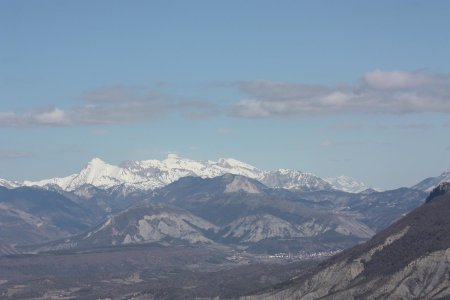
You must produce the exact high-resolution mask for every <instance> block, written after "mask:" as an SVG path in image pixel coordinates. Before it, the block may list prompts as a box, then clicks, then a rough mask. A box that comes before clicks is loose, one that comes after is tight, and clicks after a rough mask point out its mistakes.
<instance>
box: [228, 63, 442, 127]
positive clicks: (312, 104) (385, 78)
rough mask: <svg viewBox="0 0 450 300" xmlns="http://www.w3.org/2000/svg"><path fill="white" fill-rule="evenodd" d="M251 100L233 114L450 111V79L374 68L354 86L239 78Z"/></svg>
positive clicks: (257, 115)
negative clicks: (242, 80)
mask: <svg viewBox="0 0 450 300" xmlns="http://www.w3.org/2000/svg"><path fill="white" fill-rule="evenodd" d="M237 85H238V88H239V90H240V91H241V92H242V93H244V94H246V98H245V99H243V100H241V101H239V102H238V103H236V104H235V105H234V107H233V111H232V113H233V114H234V115H237V116H240V117H255V118H264V117H273V116H289V115H292V116H295V115H323V114H337V113H348V112H358V113H361V112H362V113H422V112H446V113H450V77H449V76H448V75H436V74H429V73H425V72H418V71H417V72H402V71H391V72H383V71H379V70H377V71H373V72H369V73H367V74H365V75H364V76H363V79H362V80H361V81H360V82H359V83H357V84H353V85H343V86H337V87H328V86H320V85H304V84H292V83H278V82H271V81H249V82H239V83H238V84H237Z"/></svg>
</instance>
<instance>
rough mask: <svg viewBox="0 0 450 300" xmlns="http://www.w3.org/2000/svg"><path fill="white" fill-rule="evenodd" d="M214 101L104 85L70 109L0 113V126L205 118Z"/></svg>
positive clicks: (106, 123) (213, 106)
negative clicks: (181, 117)
mask: <svg viewBox="0 0 450 300" xmlns="http://www.w3.org/2000/svg"><path fill="white" fill-rule="evenodd" d="M216 110H217V109H216V107H215V105H214V104H213V103H209V102H202V101H187V100H184V99H182V98H181V97H176V96H173V95H167V94H162V93H159V92H157V91H153V90H146V89H143V88H139V87H128V86H120V85H115V86H105V87H99V88H96V89H92V90H90V91H87V92H86V93H84V94H83V95H82V96H81V97H80V101H79V104H78V105H75V106H73V107H71V108H68V109H63V108H59V107H49V108H46V109H32V110H30V111H27V112H24V113H17V112H0V127H45V126H47V127H59V126H71V125H108V124H123V123H132V122H143V121H153V120H157V119H159V118H162V117H165V116H167V115H169V114H172V113H180V114H182V115H184V116H185V117H187V118H195V117H196V118H200V117H202V118H205V117H206V116H209V115H212V114H213V112H214V111H216Z"/></svg>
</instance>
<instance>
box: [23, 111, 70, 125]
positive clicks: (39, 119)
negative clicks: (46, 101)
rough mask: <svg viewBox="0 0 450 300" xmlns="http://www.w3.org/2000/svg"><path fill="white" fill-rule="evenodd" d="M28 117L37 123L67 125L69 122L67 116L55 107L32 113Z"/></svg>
mask: <svg viewBox="0 0 450 300" xmlns="http://www.w3.org/2000/svg"><path fill="white" fill-rule="evenodd" d="M30 119H31V120H32V121H33V122H34V123H35V124H39V125H67V124H69V123H70V118H69V116H68V115H67V114H66V113H65V112H64V111H63V110H61V109H59V108H56V107H54V108H51V109H49V110H46V111H42V112H37V113H35V114H32V115H31V116H30Z"/></svg>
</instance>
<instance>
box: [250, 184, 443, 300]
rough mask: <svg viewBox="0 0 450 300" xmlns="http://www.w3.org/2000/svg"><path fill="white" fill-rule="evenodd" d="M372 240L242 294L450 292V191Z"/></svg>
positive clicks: (430, 295)
mask: <svg viewBox="0 0 450 300" xmlns="http://www.w3.org/2000/svg"><path fill="white" fill-rule="evenodd" d="M431 195H432V196H431V197H430V200H429V201H428V202H427V203H426V204H424V205H423V206H421V207H419V208H418V209H416V210H414V211H413V212H412V213H410V214H409V215H408V216H406V217H405V218H403V219H401V220H400V221H398V222H397V223H395V224H394V225H392V226H391V227H389V228H387V229H386V230H384V231H382V232H381V233H379V234H377V235H376V236H375V237H374V238H373V239H372V240H370V241H369V242H367V243H365V244H363V245H360V246H356V247H354V248H352V249H349V250H347V251H344V252H343V253H341V254H339V255H337V256H336V257H334V258H332V259H330V260H329V261H328V262H326V263H324V264H323V265H322V266H321V267H319V268H318V269H316V270H315V271H313V272H311V273H310V274H308V275H306V276H302V277H300V278H296V279H293V281H292V282H291V283H288V284H287V286H286V287H285V288H284V289H280V290H279V291H276V292H271V293H267V294H262V295H257V296H250V297H244V298H243V299H319V298H320V299H387V298H389V299H439V298H444V297H450V279H449V274H450V218H449V215H450V191H449V185H448V184H442V185H441V186H439V187H437V188H436V189H435V190H434V192H433V193H432V194H431Z"/></svg>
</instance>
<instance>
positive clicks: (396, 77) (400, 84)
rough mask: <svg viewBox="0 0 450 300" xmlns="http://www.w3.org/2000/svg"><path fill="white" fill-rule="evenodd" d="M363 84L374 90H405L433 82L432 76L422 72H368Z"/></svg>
mask: <svg viewBox="0 0 450 300" xmlns="http://www.w3.org/2000/svg"><path fill="white" fill-rule="evenodd" d="M363 80H364V82H365V83H366V84H367V85H368V86H370V87H371V88H374V89H382V90H384V89H405V88H415V87H419V86H423V85H427V84H429V83H431V82H433V80H434V78H433V76H432V75H430V74H427V73H424V72H404V71H381V70H375V71H372V72H368V73H366V74H365V75H364V77H363Z"/></svg>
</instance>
